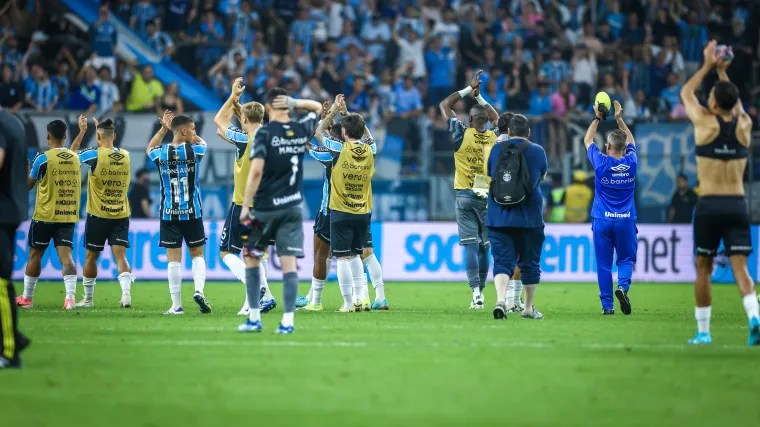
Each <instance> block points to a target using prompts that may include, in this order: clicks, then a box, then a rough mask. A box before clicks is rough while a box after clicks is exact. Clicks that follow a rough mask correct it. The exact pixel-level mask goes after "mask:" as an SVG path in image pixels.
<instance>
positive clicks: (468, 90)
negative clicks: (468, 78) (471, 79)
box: [457, 86, 472, 98]
mask: <svg viewBox="0 0 760 427" xmlns="http://www.w3.org/2000/svg"><path fill="white" fill-rule="evenodd" d="M457 93H458V94H459V97H460V98H464V97H465V96H467V95H469V94H471V93H472V87H471V86H467V87H466V88H464V89H462V90H460V91H459V92H457Z"/></svg>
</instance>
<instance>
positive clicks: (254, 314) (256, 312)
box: [248, 307, 261, 322]
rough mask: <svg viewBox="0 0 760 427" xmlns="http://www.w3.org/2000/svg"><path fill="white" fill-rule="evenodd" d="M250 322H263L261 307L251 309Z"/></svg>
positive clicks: (249, 312)
mask: <svg viewBox="0 0 760 427" xmlns="http://www.w3.org/2000/svg"><path fill="white" fill-rule="evenodd" d="M248 320H250V321H251V322H257V321H259V320H261V309H260V308H259V307H256V308H253V307H251V308H250V309H249V310H248Z"/></svg>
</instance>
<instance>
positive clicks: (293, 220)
mask: <svg viewBox="0 0 760 427" xmlns="http://www.w3.org/2000/svg"><path fill="white" fill-rule="evenodd" d="M251 214H252V215H253V217H254V218H256V220H257V221H258V222H259V225H260V226H261V227H254V228H253V230H251V235H250V237H249V241H248V242H247V243H248V245H247V247H248V248H255V249H257V250H260V251H262V252H266V250H267V248H268V247H269V246H272V245H275V246H276V247H277V255H278V256H280V257H284V256H294V257H296V258H303V257H304V252H303V239H304V233H303V210H302V209H301V207H300V206H294V207H290V208H285V209H281V210H274V211H263V212H259V211H252V212H251ZM243 244H244V245H245V244H246V242H243Z"/></svg>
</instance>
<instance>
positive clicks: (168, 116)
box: [145, 110, 174, 155]
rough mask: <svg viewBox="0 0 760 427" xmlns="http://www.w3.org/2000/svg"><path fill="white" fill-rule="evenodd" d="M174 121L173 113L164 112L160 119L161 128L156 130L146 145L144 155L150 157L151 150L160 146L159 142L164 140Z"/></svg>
mask: <svg viewBox="0 0 760 427" xmlns="http://www.w3.org/2000/svg"><path fill="white" fill-rule="evenodd" d="M172 120H174V113H172V112H171V111H169V110H166V111H164V116H163V117H162V118H161V119H160V121H161V127H160V128H159V129H158V132H156V134H155V135H153V138H151V139H150V143H148V148H146V149H145V154H147V155H150V152H151V150H153V149H154V148H156V147H158V146H160V145H161V141H163V140H164V135H166V132H168V131H169V129H170V128H171V125H172Z"/></svg>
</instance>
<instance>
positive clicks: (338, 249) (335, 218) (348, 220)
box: [330, 212, 369, 258]
mask: <svg viewBox="0 0 760 427" xmlns="http://www.w3.org/2000/svg"><path fill="white" fill-rule="evenodd" d="M368 224H369V215H351V214H343V213H341V214H340V215H336V213H335V212H333V214H332V218H331V222H330V236H331V240H330V252H331V253H332V254H333V256H336V257H339V258H340V257H350V256H355V255H361V254H362V252H363V249H364V247H365V246H364V245H365V244H366V243H367V231H369V225H368Z"/></svg>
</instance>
